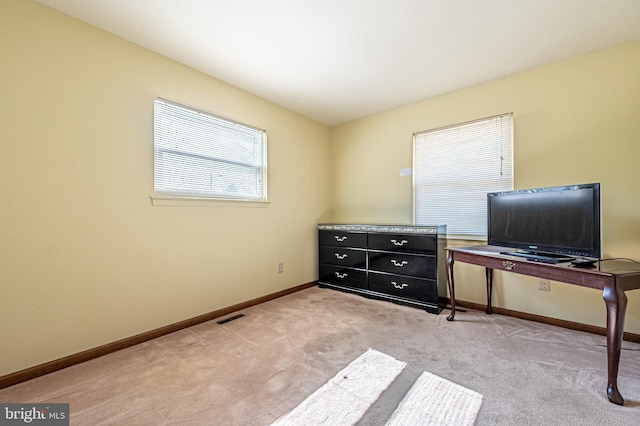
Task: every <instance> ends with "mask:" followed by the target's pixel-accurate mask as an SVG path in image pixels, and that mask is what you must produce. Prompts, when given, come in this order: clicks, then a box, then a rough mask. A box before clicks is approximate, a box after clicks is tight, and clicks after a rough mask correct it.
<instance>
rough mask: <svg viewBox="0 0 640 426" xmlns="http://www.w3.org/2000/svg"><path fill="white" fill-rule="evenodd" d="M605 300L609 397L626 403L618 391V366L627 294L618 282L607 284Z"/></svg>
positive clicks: (621, 403)
mask: <svg viewBox="0 0 640 426" xmlns="http://www.w3.org/2000/svg"><path fill="white" fill-rule="evenodd" d="M603 297H604V301H605V303H606V304H607V373H608V383H607V397H608V398H609V401H611V402H613V403H614V404H618V405H624V398H622V395H620V392H619V391H618V366H619V364H620V349H621V348H622V336H623V332H624V315H625V312H626V310H627V296H626V295H625V294H624V291H623V290H621V286H619V285H617V283H611V284H607V285H606V286H605V288H604V294H603Z"/></svg>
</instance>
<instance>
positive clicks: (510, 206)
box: [487, 183, 601, 260]
mask: <svg viewBox="0 0 640 426" xmlns="http://www.w3.org/2000/svg"><path fill="white" fill-rule="evenodd" d="M487 209H488V210H487V219H488V224H487V225H488V229H487V242H488V244H489V245H493V246H501V247H509V248H515V249H518V250H519V251H524V252H525V253H527V252H528V253H533V254H542V255H544V254H552V255H565V256H568V257H587V258H595V259H599V258H600V256H601V243H600V184H599V183H590V184H580V185H567V186H555V187H548V188H535V189H526V190H517V191H507V192H493V193H489V194H487ZM567 260H569V259H567Z"/></svg>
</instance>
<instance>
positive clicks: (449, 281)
mask: <svg viewBox="0 0 640 426" xmlns="http://www.w3.org/2000/svg"><path fill="white" fill-rule="evenodd" d="M447 286H448V287H449V298H450V302H449V304H450V305H451V313H450V314H449V316H448V317H447V321H453V319H454V318H455V317H456V297H455V288H454V285H453V253H452V252H449V253H448V254H447Z"/></svg>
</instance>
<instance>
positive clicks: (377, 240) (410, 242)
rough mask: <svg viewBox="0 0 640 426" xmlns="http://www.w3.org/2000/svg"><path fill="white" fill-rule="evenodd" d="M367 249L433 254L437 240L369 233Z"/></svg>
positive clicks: (419, 236)
mask: <svg viewBox="0 0 640 426" xmlns="http://www.w3.org/2000/svg"><path fill="white" fill-rule="evenodd" d="M369 248H370V249H372V250H385V251H403V252H420V253H429V254H435V253H436V251H437V248H438V239H437V238H436V236H435V235H415V234H387V233H384V234H383V233H381V234H375V233H369Z"/></svg>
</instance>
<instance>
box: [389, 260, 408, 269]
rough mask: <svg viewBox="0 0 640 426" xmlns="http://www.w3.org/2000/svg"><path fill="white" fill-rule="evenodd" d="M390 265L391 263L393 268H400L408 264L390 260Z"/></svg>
mask: <svg viewBox="0 0 640 426" xmlns="http://www.w3.org/2000/svg"><path fill="white" fill-rule="evenodd" d="M391 263H393V266H397V267H399V268H402V267H403V266H404V265H408V264H409V262H407V261H406V260H403V261H402V262H398V261H397V260H395V259H391Z"/></svg>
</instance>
